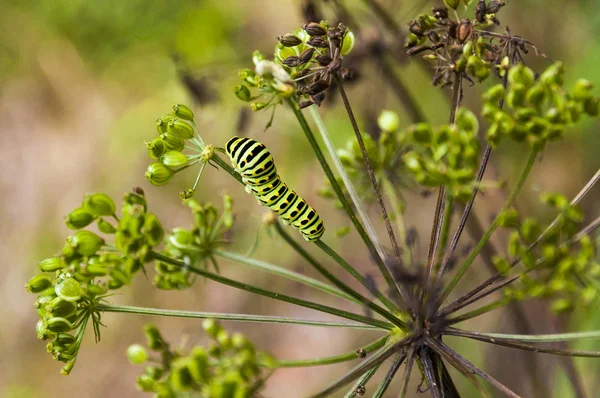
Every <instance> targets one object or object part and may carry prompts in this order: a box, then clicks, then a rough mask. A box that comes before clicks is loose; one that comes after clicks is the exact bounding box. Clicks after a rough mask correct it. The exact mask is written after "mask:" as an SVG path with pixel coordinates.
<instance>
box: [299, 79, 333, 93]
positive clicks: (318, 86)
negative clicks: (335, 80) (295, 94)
mask: <svg viewBox="0 0 600 398" xmlns="http://www.w3.org/2000/svg"><path fill="white" fill-rule="evenodd" d="M328 87H329V83H327V82H326V81H325V80H317V81H316V82H314V83H311V84H309V85H308V86H307V87H306V88H304V89H303V90H302V91H303V92H305V93H306V94H308V95H315V94H319V93H320V92H321V91H324V90H326V89H327V88H328Z"/></svg>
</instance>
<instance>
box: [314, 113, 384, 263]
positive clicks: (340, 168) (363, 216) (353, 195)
mask: <svg viewBox="0 0 600 398" xmlns="http://www.w3.org/2000/svg"><path fill="white" fill-rule="evenodd" d="M308 109H309V112H310V115H311V116H312V118H313V120H314V122H315V124H316V125H317V129H318V130H319V132H320V133H321V138H322V139H323V142H324V143H325V147H327V152H329V156H330V157H331V159H332V160H333V164H334V165H335V168H336V170H337V172H338V174H339V175H340V177H341V178H342V182H343V183H344V187H345V188H346V191H348V194H349V195H350V199H352V204H353V205H354V208H355V209H356V212H357V213H358V216H359V217H360V220H361V222H362V224H363V225H364V226H365V229H366V231H367V234H368V235H369V237H370V238H371V241H372V242H373V245H374V246H375V249H376V250H377V253H378V254H379V257H381V258H385V253H384V252H383V247H381V244H380V243H379V238H378V237H377V232H376V231H375V227H373V224H372V223H371V219H370V218H369V216H368V215H367V212H366V211H365V209H364V207H363V205H362V203H361V201H360V198H359V197H358V193H357V192H356V189H354V184H352V181H350V177H348V173H346V169H345V168H344V165H343V164H342V161H341V160H340V157H339V156H338V154H337V151H336V150H335V147H334V146H333V142H332V141H331V138H330V137H329V134H328V133H327V127H326V126H325V123H323V119H321V115H320V114H319V111H318V110H317V107H316V106H311V107H309V108H308Z"/></svg>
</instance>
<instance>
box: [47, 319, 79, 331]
mask: <svg viewBox="0 0 600 398" xmlns="http://www.w3.org/2000/svg"><path fill="white" fill-rule="evenodd" d="M46 325H47V326H46V327H47V329H48V330H49V331H51V332H53V333H63V332H69V331H71V330H73V327H74V326H73V324H72V323H71V322H69V321H68V320H66V319H65V318H60V317H56V318H50V319H48V320H47V321H46Z"/></svg>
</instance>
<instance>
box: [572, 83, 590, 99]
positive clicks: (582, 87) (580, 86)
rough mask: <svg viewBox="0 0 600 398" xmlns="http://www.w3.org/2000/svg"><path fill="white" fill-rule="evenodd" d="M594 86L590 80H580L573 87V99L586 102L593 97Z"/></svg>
mask: <svg viewBox="0 0 600 398" xmlns="http://www.w3.org/2000/svg"><path fill="white" fill-rule="evenodd" d="M593 88H594V85H593V84H592V82H590V81H589V80H585V79H579V80H577V82H576V83H575V87H573V99H574V100H575V101H585V100H587V99H588V98H590V97H591V96H592V89H593Z"/></svg>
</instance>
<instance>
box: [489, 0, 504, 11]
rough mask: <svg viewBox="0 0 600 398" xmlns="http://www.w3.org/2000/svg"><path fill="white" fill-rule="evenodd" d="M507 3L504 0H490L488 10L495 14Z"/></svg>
mask: <svg viewBox="0 0 600 398" xmlns="http://www.w3.org/2000/svg"><path fill="white" fill-rule="evenodd" d="M505 5H506V3H505V2H504V1H502V0H492V1H490V4H488V6H487V12H488V13H489V14H495V13H497V12H498V11H499V10H500V9H501V8H502V7H504V6H505Z"/></svg>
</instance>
